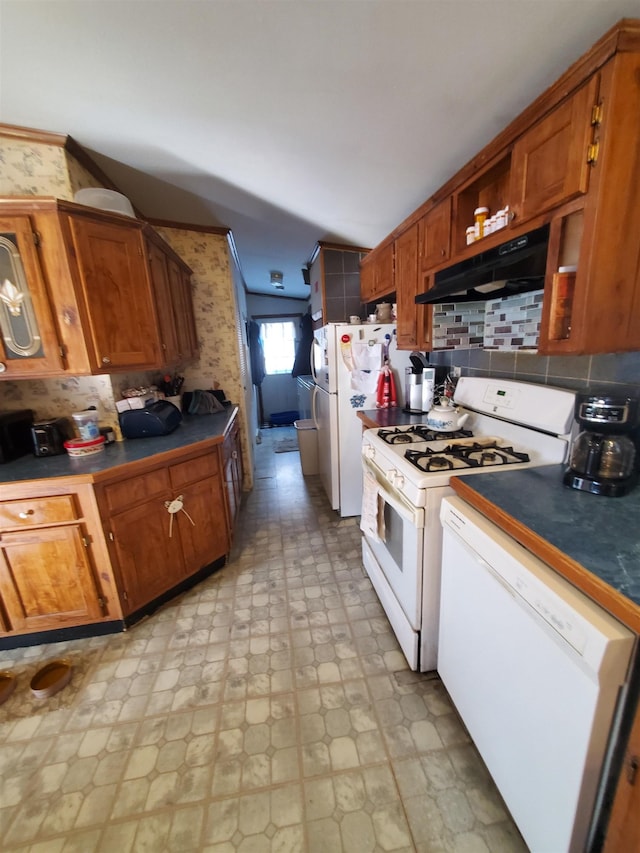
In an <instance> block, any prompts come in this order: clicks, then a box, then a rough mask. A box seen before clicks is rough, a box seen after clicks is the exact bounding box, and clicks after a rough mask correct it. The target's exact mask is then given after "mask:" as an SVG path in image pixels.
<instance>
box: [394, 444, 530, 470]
mask: <svg viewBox="0 0 640 853" xmlns="http://www.w3.org/2000/svg"><path fill="white" fill-rule="evenodd" d="M404 455H405V459H407V460H408V461H409V462H410V463H411V464H412V465H415V467H416V468H418V469H419V470H420V471H424V472H425V473H429V472H433V471H444V470H453V469H454V468H482V467H485V466H487V467H488V466H490V465H515V464H517V463H518V462H529V454H528V453H522V452H519V451H517V450H514V449H513V447H506V446H505V447H502V446H500V445H499V444H496V443H492V444H481V443H478V442H473V443H472V444H450V445H447V447H444V448H443V449H442V450H438V451H436V450H432V449H431V448H430V447H427V448H425V449H424V450H407V451H405V454H404Z"/></svg>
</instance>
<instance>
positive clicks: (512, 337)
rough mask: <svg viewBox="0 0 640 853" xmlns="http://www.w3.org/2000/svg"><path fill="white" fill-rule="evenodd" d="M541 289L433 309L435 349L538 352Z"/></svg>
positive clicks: (453, 303)
mask: <svg viewBox="0 0 640 853" xmlns="http://www.w3.org/2000/svg"><path fill="white" fill-rule="evenodd" d="M542 297H543V291H542V290H535V291H532V292H530V293H524V294H521V295H519V296H507V297H505V298H502V299H490V300H488V301H486V302H459V303H455V302H451V303H447V304H443V305H435V306H434V309H433V348H434V350H455V349H484V350H500V351H508V352H517V351H523V350H524V351H531V352H536V350H537V348H538V341H539V338H540V322H541V319H542Z"/></svg>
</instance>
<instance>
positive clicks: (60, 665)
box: [31, 660, 72, 699]
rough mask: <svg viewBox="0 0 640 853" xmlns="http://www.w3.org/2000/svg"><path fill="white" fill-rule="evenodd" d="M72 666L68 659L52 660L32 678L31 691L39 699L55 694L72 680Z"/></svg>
mask: <svg viewBox="0 0 640 853" xmlns="http://www.w3.org/2000/svg"><path fill="white" fill-rule="evenodd" d="M71 670H72V666H71V663H70V661H68V660H52V661H51V663H48V664H46V666H43V667H42V669H39V670H38V671H37V672H36V674H35V675H34V676H33V678H32V679H31V692H32V693H33V695H34V696H35V697H36V698H37V699H46V698H47V697H48V696H53V695H54V693H57V692H58V691H59V690H62V688H63V687H66V686H67V684H68V683H69V681H70V680H71Z"/></svg>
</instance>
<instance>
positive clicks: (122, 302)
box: [69, 217, 162, 372]
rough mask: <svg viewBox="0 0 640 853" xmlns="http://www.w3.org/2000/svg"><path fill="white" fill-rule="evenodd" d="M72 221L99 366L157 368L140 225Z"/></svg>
mask: <svg viewBox="0 0 640 853" xmlns="http://www.w3.org/2000/svg"><path fill="white" fill-rule="evenodd" d="M69 220H70V228H71V234H72V237H73V247H74V250H75V254H76V258H77V262H78V276H79V281H80V285H81V288H82V294H83V297H84V303H85V304H84V308H85V311H86V313H87V320H88V333H89V334H88V337H89V338H90V340H89V341H88V343H89V345H90V348H91V347H92V349H93V358H94V361H95V369H96V370H97V371H100V370H102V371H104V372H109V371H111V370H122V369H125V368H140V369H144V368H153V367H158V366H159V365H160V363H161V361H162V359H161V358H160V345H159V339H158V333H157V324H156V314H155V305H154V300H153V297H152V292H151V286H150V281H149V278H148V275H147V264H146V261H145V257H144V251H143V247H144V243H143V237H142V233H141V231H140V229H139V228H137V227H127V226H125V225H115V224H111V223H107V222H97V221H96V222H93V221H91V220H90V219H88V218H87V219H85V218H81V217H70V218H69Z"/></svg>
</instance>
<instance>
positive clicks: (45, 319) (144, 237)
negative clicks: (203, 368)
mask: <svg viewBox="0 0 640 853" xmlns="http://www.w3.org/2000/svg"><path fill="white" fill-rule="evenodd" d="M150 232H151V229H150V227H149V226H148V225H146V223H144V222H142V221H140V220H137V219H133V218H130V217H126V216H121V215H118V214H113V213H109V212H106V211H101V210H97V209H95V208H88V207H85V206H83V205H78V204H74V203H71V202H64V201H59V200H56V199H51V198H36V197H29V198H21V199H16V198H2V199H0V273H2V276H1V277H0V279H1V281H2V282H4V280H5V279H8V281H9V282H10V283H11V285H3V288H4V293H3V292H2V290H1V289H0V323H1V325H2V338H3V344H2V350H3V351H2V352H0V379H1V378H29V377H47V376H55V375H64V374H73V375H87V374H98V373H112V372H116V371H122V370H151V369H158V368H162V367H166V366H170V365H171V364H172V363H175V362H176V361H177V360H179V359H180V358H183V359H186V358H193V357H194V356H195V355H196V354H197V339H196V336H195V324H194V322H193V308H192V302H191V290H190V283H189V282H190V270H189V269H188V267H186V265H185V264H184V263H183V262H182V261H181V260H180V259H179V258H178V256H177V255H175V253H173V252H172V250H171V249H170V247H168V246H166V244H164V242H163V241H162V240H161V239H160V238H159V237H157V235H156V237H154V239H153V240H152V241H151V242H152V243H153V245H154V246H155V247H156V248H157V249H158V252H157V253H155V252H154V254H153V257H152V258H150V257H149V252H148V247H149V244H150V241H149V239H148V238H149V235H150ZM163 247H164V248H163ZM163 253H164V257H162V255H163ZM167 259H168V261H167ZM167 263H170V264H172V265H173V266H172V268H171V270H170V269H168V268H165V270H164V272H165V273H166V275H165V277H164V278H163V277H162V275H161V274H160V273H159V272H158V271H159V270H160V269H161V268H162V267H163V264H164V266H165V267H166V265H167ZM172 278H173V279H175V281H176V282H177V284H176V283H175V282H174V281H173V280H172ZM14 291H15V292H14ZM172 335H175V337H172ZM169 356H170V357H169Z"/></svg>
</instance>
